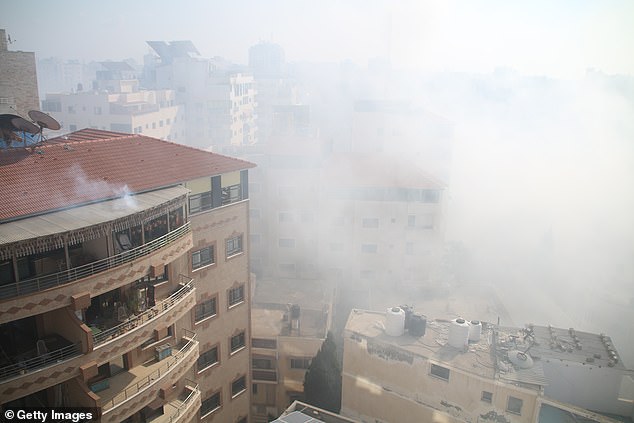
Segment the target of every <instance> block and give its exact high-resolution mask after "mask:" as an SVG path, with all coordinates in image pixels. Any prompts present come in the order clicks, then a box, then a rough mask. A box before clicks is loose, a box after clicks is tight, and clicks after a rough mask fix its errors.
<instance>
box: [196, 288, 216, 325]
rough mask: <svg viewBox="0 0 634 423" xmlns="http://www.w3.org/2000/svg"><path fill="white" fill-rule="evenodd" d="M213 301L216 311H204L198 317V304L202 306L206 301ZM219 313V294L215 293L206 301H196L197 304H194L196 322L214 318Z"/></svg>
mask: <svg viewBox="0 0 634 423" xmlns="http://www.w3.org/2000/svg"><path fill="white" fill-rule="evenodd" d="M210 302H213V304H214V312H213V313H210V314H207V313H203V314H202V316H201V317H200V318H197V317H198V306H202V305H203V304H206V303H210ZM217 315H218V294H216V295H214V296H213V297H211V298H207V299H205V300H204V301H202V302H200V303H196V305H195V306H194V324H199V323H201V322H204V321H205V320H208V319H211V318H214V317H216V316H217Z"/></svg>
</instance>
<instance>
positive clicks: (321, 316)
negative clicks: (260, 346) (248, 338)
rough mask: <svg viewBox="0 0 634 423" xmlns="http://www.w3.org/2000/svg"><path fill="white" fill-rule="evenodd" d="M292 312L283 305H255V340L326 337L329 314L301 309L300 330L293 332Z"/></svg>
mask: <svg viewBox="0 0 634 423" xmlns="http://www.w3.org/2000/svg"><path fill="white" fill-rule="evenodd" d="M289 316H290V311H289V309H288V308H287V307H286V306H283V305H277V306H274V305H268V306H266V308H264V307H262V306H258V305H254V306H253V308H252V309H251V330H252V332H253V337H254V338H274V337H276V336H295V337H303V338H319V339H324V338H325V337H326V329H327V317H328V316H327V312H324V311H323V310H308V309H300V315H299V328H298V329H297V330H291V321H290V318H289Z"/></svg>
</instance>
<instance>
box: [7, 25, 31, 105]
mask: <svg viewBox="0 0 634 423" xmlns="http://www.w3.org/2000/svg"><path fill="white" fill-rule="evenodd" d="M9 45H10V44H9V38H8V36H7V34H6V32H5V30H4V29H0V114H5V113H9V114H13V115H19V116H26V114H27V112H28V111H29V110H36V109H39V108H40V100H39V95H38V92H37V75H36V70H35V53H33V52H28V51H12V50H9Z"/></svg>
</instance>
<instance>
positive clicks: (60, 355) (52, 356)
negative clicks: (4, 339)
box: [0, 343, 82, 380]
mask: <svg viewBox="0 0 634 423" xmlns="http://www.w3.org/2000/svg"><path fill="white" fill-rule="evenodd" d="M81 354H82V352H81V344H80V343H77V344H73V345H67V346H65V347H63V348H60V349H57V350H54V351H49V352H46V353H44V354H42V355H40V356H37V357H33V358H29V359H27V360H23V361H20V362H18V363H15V364H11V365H9V366H4V367H1V368H0V380H4V379H9V378H12V377H15V376H18V375H23V374H26V373H29V372H32V371H34V370H37V369H41V368H43V367H47V366H50V365H53V364H57V363H60V362H62V361H65V360H68V359H70V358H73V357H76V356H78V355H81Z"/></svg>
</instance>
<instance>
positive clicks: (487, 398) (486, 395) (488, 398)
mask: <svg viewBox="0 0 634 423" xmlns="http://www.w3.org/2000/svg"><path fill="white" fill-rule="evenodd" d="M481 399H482V401H484V402H488V403H489V404H490V403H491V402H493V393H492V392H487V391H482V398H481Z"/></svg>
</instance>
